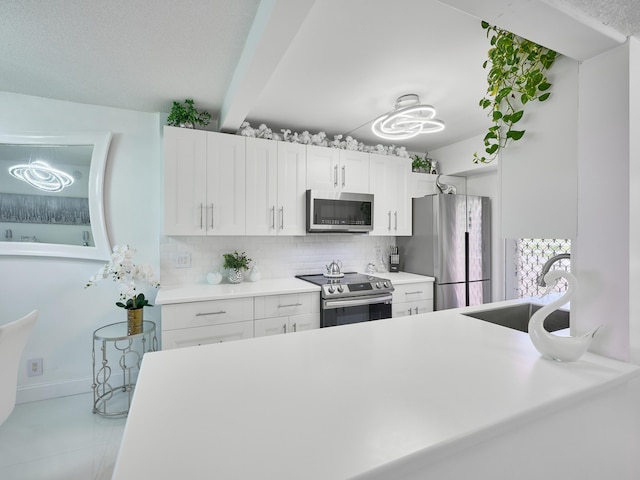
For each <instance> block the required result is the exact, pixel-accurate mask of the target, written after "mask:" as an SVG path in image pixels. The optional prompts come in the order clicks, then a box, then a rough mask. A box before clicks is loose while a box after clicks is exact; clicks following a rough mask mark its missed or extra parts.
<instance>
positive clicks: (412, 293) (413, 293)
mask: <svg viewBox="0 0 640 480" xmlns="http://www.w3.org/2000/svg"><path fill="white" fill-rule="evenodd" d="M417 293H423V292H422V290H416V291H415V292H404V294H405V295H415V294H417Z"/></svg>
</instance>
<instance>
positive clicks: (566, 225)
mask: <svg viewBox="0 0 640 480" xmlns="http://www.w3.org/2000/svg"><path fill="white" fill-rule="evenodd" d="M548 78H549V81H550V82H551V83H552V87H551V96H550V97H549V99H548V100H547V101H545V102H542V103H541V102H534V103H529V104H527V105H526V107H525V114H524V117H523V118H522V120H521V121H520V123H518V126H517V129H525V130H526V133H525V136H524V137H523V138H522V140H519V141H517V142H514V143H511V144H510V145H509V146H508V147H507V148H506V149H504V150H502V152H501V153H502V157H501V159H500V170H501V180H500V183H501V185H500V190H501V192H502V222H503V223H502V234H503V236H504V238H575V236H576V232H577V226H576V222H577V215H576V212H577V198H578V196H577V172H578V150H577V142H578V127H577V122H576V119H577V116H578V62H576V61H575V60H571V59H569V58H567V57H560V58H558V59H557V60H556V62H555V63H554V65H553V67H552V69H551V71H550V72H549V75H548Z"/></svg>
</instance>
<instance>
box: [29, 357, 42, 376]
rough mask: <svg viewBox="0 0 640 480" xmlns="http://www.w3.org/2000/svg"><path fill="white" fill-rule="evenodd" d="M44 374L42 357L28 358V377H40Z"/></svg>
mask: <svg viewBox="0 0 640 480" xmlns="http://www.w3.org/2000/svg"><path fill="white" fill-rule="evenodd" d="M40 375H42V359H41V358H31V359H29V360H27V377H38V376H40Z"/></svg>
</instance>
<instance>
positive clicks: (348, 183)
mask: <svg viewBox="0 0 640 480" xmlns="http://www.w3.org/2000/svg"><path fill="white" fill-rule="evenodd" d="M339 152H340V153H339V158H340V169H339V170H340V171H339V177H338V178H339V183H338V188H340V190H343V191H345V192H350V193H351V192H352V193H369V154H368V153H365V152H358V151H356V150H340V151H339Z"/></svg>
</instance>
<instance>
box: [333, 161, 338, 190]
mask: <svg viewBox="0 0 640 480" xmlns="http://www.w3.org/2000/svg"><path fill="white" fill-rule="evenodd" d="M333 186H334V187H337V186H338V165H334V166H333Z"/></svg>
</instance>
